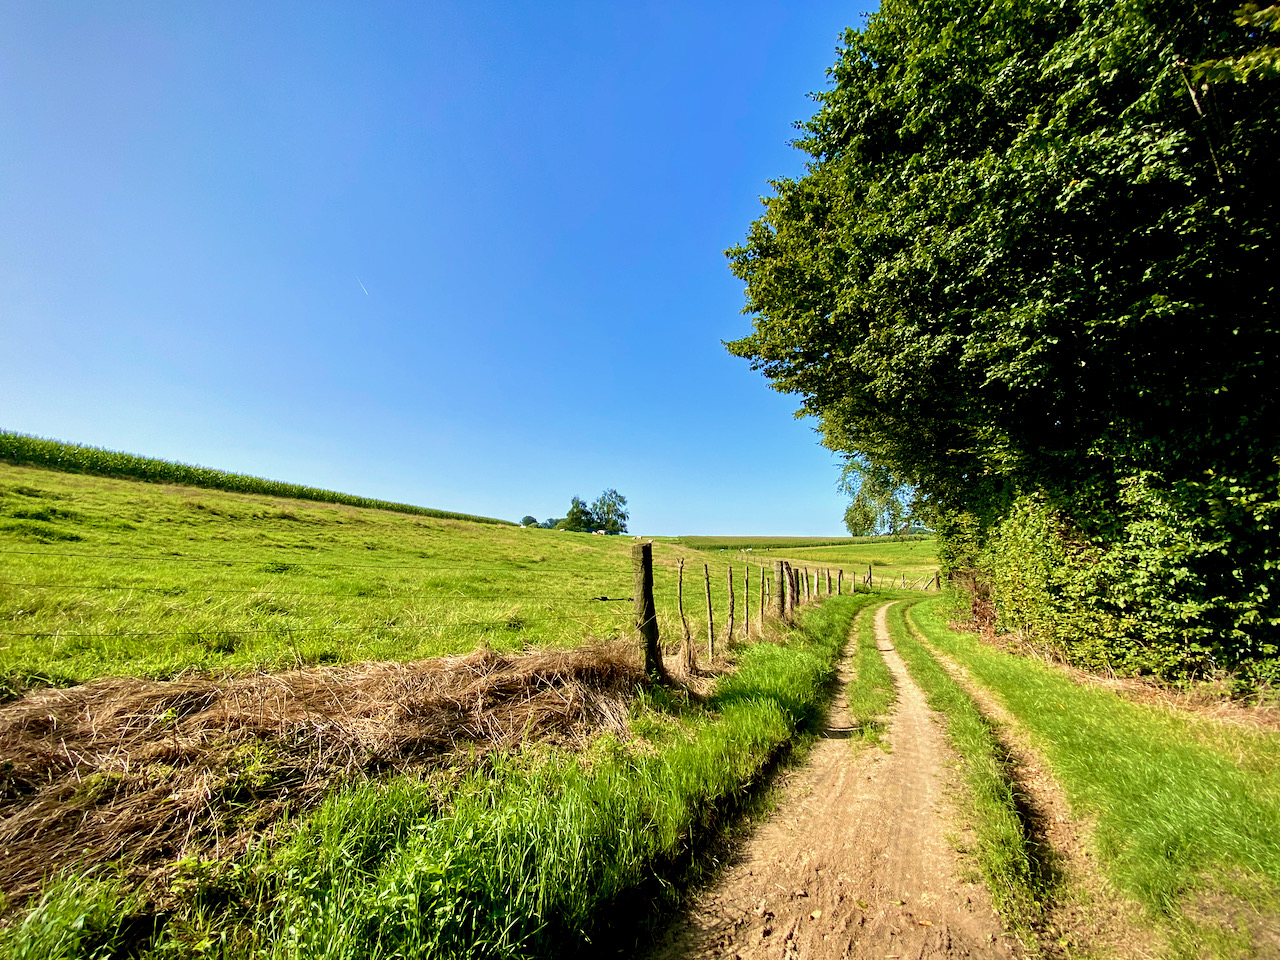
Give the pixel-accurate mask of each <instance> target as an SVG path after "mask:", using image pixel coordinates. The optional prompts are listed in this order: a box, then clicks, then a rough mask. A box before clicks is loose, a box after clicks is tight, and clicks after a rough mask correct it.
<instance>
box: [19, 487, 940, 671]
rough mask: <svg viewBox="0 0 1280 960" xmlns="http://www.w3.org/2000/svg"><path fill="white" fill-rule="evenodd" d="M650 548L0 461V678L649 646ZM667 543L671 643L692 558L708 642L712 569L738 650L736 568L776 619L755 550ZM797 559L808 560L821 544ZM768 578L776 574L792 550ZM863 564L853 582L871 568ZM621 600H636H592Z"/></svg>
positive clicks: (660, 564)
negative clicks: (606, 642)
mask: <svg viewBox="0 0 1280 960" xmlns="http://www.w3.org/2000/svg"><path fill="white" fill-rule="evenodd" d="M632 543H633V540H632V539H631V538H630V537H600V536H592V535H589V534H576V533H565V532H561V531H553V530H538V529H524V528H520V527H513V526H505V525H495V524H481V523H474V522H468V521H464V520H455V519H443V518H438V517H428V516H421V515H412V514H403V513H397V512H394V511H389V510H385V509H373V508H365V507H353V506H347V505H339V504H328V503H319V502H314V501H306V500H287V499H281V498H279V497H274V496H264V495H259V494H246V493H233V492H227V491H221V490H211V489H202V488H195V487H187V486H175V485H164V484H155V483H141V482H137V481H134V480H126V479H115V478H108V477H98V476H90V475H85V474H75V473H61V472H56V471H52V470H48V469H41V468H34V467H15V466H11V465H6V464H0V684H4V685H5V686H6V687H7V688H8V689H9V690H10V695H12V694H13V692H15V691H17V690H20V689H24V688H25V687H27V686H30V685H31V684H33V683H36V684H40V683H54V684H68V683H76V682H81V681H84V680H87V679H90V678H93V677H98V676H103V675H111V674H129V675H140V676H148V677H156V678H163V677H172V676H176V675H178V674H181V673H182V672H184V671H188V670H200V671H220V670H246V669H276V668H283V667H288V666H297V665H302V664H315V663H338V662H350V661H362V660H371V659H378V660H381V659H391V660H412V659H418V658H422V657H430V656H437V655H442V654H452V653H460V652H464V651H468V650H472V649H475V648H477V647H481V646H488V647H491V648H493V649H497V650H516V649H521V648H524V647H528V646H534V645H560V646H565V645H578V644H580V643H582V642H585V641H588V640H594V639H611V638H617V637H624V636H629V635H630V631H631V604H630V603H629V602H628V601H627V600H626V598H628V597H630V595H631V580H632V561H631V556H630V551H631V546H632ZM815 549H834V550H838V549H840V548H815ZM857 550H858V551H859V554H858V558H857V562H858V563H861V562H862V560H863V559H865V558H866V557H871V558H872V562H874V563H876V569H877V574H878V575H879V574H880V572H881V571H883V572H885V575H886V576H901V575H902V574H904V573H905V574H906V575H908V576H909V577H914V576H915V575H916V571H917V569H922V568H923V567H922V565H921V563H920V562H919V561H921V560H923V559H924V558H925V557H929V558H931V556H932V553H931V550H932V545H931V544H930V543H925V542H918V541H917V542H909V543H872V544H863V545H859V546H858V547H857ZM654 551H655V574H654V579H655V595H656V600H657V605H658V613H659V624H660V629H661V634H662V637H663V640H664V642H665V643H667V644H669V645H674V644H676V643H678V642H679V641H680V639H681V637H682V636H683V631H682V627H681V624H680V619H679V615H678V609H677V601H678V590H677V568H678V563H679V561H680V559H681V558H683V559H685V561H686V563H685V575H684V608H685V618H686V621H687V622H688V624H689V629H690V633H691V634H692V636H693V637H694V638H695V639H696V640H697V641H698V642H699V644H700V646H701V647H702V649H703V650H704V651H705V647H706V636H707V626H706V600H705V585H704V579H703V577H704V571H703V568H704V565H705V566H706V567H707V568H708V572H709V573H710V576H711V592H712V605H713V610H714V619H715V627H716V633H717V634H718V635H719V636H718V642H723V639H724V637H723V631H724V629H725V627H726V625H727V624H726V617H727V610H728V590H729V588H728V583H727V577H728V572H729V569H730V568H732V570H733V573H734V593H735V601H736V610H735V614H736V616H735V621H736V628H737V629H736V631H735V633H736V634H738V635H740V634H741V629H742V624H743V617H744V606H745V604H744V594H747V593H749V596H748V597H746V598H745V599H747V600H749V603H750V614H751V617H752V620H753V622H755V621H758V617H759V601H760V571H761V566H760V564H759V563H757V562H756V561H755V558H753V557H751V556H750V555H748V554H742V553H737V552H735V553H732V554H722V553H719V552H707V551H703V550H696V549H693V548H690V547H688V546H686V545H684V544H682V543H679V542H659V543H656V544H655V547H654ZM789 558H790V559H792V560H793V562H794V563H796V564H805V563H806V561H805V559H804V557H803V551H802V550H800V551H789ZM819 561H820V563H819ZM839 561H840V558H839V557H838V556H823V557H821V558H815V559H814V560H812V561H808V563H809V565H811V566H813V567H816V566H818V565H822V566H828V567H835V566H837V565H838V562H839ZM765 567H766V568H767V569H768V572H769V574H770V575H771V573H772V557H769V558H768V559H766V562H765ZM845 569H846V571H847V574H848V575H847V576H846V578H845V589H846V590H849V589H851V585H852V580H853V577H854V571H855V565H854V564H853V563H850V564H848V565H846V567H845ZM744 576H746V577H749V581H750V582H749V584H744V582H743V581H744ZM601 596H603V597H609V598H622V599H621V600H619V599H611V600H608V601H599V600H594V599H592V598H593V597H601Z"/></svg>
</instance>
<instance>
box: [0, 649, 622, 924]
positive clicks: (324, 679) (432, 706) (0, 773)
mask: <svg viewBox="0 0 1280 960" xmlns="http://www.w3.org/2000/svg"><path fill="white" fill-rule="evenodd" d="M643 680H644V672H643V664H642V662H641V661H640V659H639V657H638V655H637V652H636V651H634V650H633V649H632V648H630V647H628V646H625V645H623V644H612V645H598V646H590V647H580V648H577V649H572V650H543V651H535V652H532V653H528V654H524V655H521V656H516V657H506V656H502V655H499V654H496V653H493V652H490V651H480V652H477V653H473V654H469V655H467V656H462V657H446V658H437V659H432V660H423V661H418V662H416V663H394V662H381V663H366V664H361V665H357V666H342V667H318V668H312V669H305V670H294V671H289V672H286V673H278V674H256V675H251V676H245V677H240V678H236V679H231V680H221V679H214V678H195V679H182V680H174V681H167V682H155V681H146V680H139V679H130V678H120V679H107V680H99V681H95V682H93V683H90V684H86V685H84V686H80V687H74V688H70V689H64V690H42V691H39V692H36V693H32V694H30V695H28V696H27V697H25V698H23V699H21V700H18V701H15V702H12V703H8V704H5V705H3V706H0V756H3V757H4V758H5V760H4V762H3V766H2V767H0V890H2V891H3V892H4V894H5V901H6V902H7V903H9V904H11V905H14V906H16V905H18V904H20V903H21V902H22V901H23V900H25V899H26V898H27V897H28V896H29V895H31V894H33V893H35V892H36V891H37V890H38V888H39V887H40V885H41V882H42V881H43V880H44V879H45V878H46V877H48V876H51V875H53V874H54V873H55V872H57V871H58V870H59V869H61V868H63V867H68V866H73V865H77V866H87V865H89V864H92V863H98V862H103V861H120V862H122V863H124V864H127V865H129V869H130V870H131V872H132V873H133V874H134V876H135V877H142V876H145V875H146V874H147V873H149V872H150V871H151V870H152V869H154V868H155V867H156V866H157V865H158V864H160V863H162V862H165V861H169V860H172V859H173V858H174V857H178V856H187V855H192V854H198V855H200V856H223V855H227V854H230V853H233V852H237V851H239V850H241V849H243V848H244V847H245V845H246V844H247V843H248V842H250V840H251V839H252V838H253V837H254V836H256V835H258V834H260V833H261V832H262V831H263V830H264V829H265V828H266V827H267V826H269V825H270V824H271V823H272V822H274V821H275V820H276V819H278V818H279V817H281V816H282V815H284V814H285V813H286V812H288V813H297V812H298V811H300V810H303V809H306V808H308V807H310V806H312V805H314V804H315V803H316V802H317V801H318V800H319V799H320V798H321V797H322V796H323V795H324V793H325V792H326V791H327V790H328V789H330V788H331V787H333V786H335V785H336V784H337V783H339V782H342V781H346V780H351V779H362V778H368V777H372V776H376V775H379V774H382V773H386V772H398V771H403V770H408V769H413V768H420V767H426V766H434V765H441V764H447V763H449V762H451V758H452V759H456V754H457V752H458V751H465V752H466V753H467V754H469V755H473V754H476V753H483V752H486V751H489V750H493V749H510V748H512V747H515V746H517V745H519V744H520V743H522V742H524V741H526V740H539V741H543V742H552V743H555V744H558V745H561V746H564V747H568V748H570V749H573V748H577V747H580V746H582V745H583V744H584V743H585V742H586V741H587V740H588V739H589V738H590V736H591V735H592V734H594V733H596V732H599V731H601V730H602V729H607V730H613V731H616V732H618V733H622V734H625V732H626V717H627V709H628V704H629V703H630V701H631V699H632V698H633V697H634V695H635V693H636V690H637V688H638V687H639V685H640V684H641V683H642V682H643Z"/></svg>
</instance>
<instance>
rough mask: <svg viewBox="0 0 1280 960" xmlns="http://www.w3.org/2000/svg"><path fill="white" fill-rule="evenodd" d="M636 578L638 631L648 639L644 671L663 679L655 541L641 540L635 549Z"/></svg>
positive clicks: (644, 638) (634, 592) (645, 649)
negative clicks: (655, 586) (655, 602)
mask: <svg viewBox="0 0 1280 960" xmlns="http://www.w3.org/2000/svg"><path fill="white" fill-rule="evenodd" d="M631 563H632V573H633V575H634V580H633V584H632V590H633V595H634V597H635V601H634V602H635V611H636V632H637V633H638V634H639V635H640V638H641V640H642V641H643V642H644V672H645V673H647V674H648V675H649V676H651V677H655V678H659V679H660V678H662V676H663V669H662V648H661V647H660V646H658V613H657V610H656V609H655V608H654V605H653V544H652V543H637V544H635V545H634V546H632V548H631Z"/></svg>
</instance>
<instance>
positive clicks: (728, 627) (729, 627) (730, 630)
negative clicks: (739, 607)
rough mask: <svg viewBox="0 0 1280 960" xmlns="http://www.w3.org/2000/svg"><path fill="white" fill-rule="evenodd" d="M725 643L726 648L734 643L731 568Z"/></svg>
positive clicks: (731, 568)
mask: <svg viewBox="0 0 1280 960" xmlns="http://www.w3.org/2000/svg"><path fill="white" fill-rule="evenodd" d="M724 642H725V645H726V646H728V645H729V644H730V643H732V642H733V567H730V568H729V623H728V624H727V625H726V626H725V630H724Z"/></svg>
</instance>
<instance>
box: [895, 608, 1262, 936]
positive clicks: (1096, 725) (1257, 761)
mask: <svg viewBox="0 0 1280 960" xmlns="http://www.w3.org/2000/svg"><path fill="white" fill-rule="evenodd" d="M908 616H909V618H910V621H911V623H912V624H913V625H914V626H915V627H916V628H917V629H918V630H919V631H920V632H921V634H922V635H923V636H924V637H925V638H926V639H927V641H928V642H929V643H930V644H932V645H933V646H935V647H936V648H937V649H938V650H940V651H942V652H944V653H946V654H947V655H948V656H950V657H952V658H953V659H955V660H956V661H957V662H958V663H960V664H962V665H963V666H964V667H965V668H966V669H967V670H968V671H969V672H970V674H971V675H972V676H973V677H974V679H975V680H976V681H977V682H978V683H980V684H982V685H983V686H984V687H986V688H988V689H989V690H991V691H993V692H994V693H995V694H996V695H997V696H998V697H999V698H1000V700H1001V701H1002V702H1003V703H1004V705H1005V707H1006V708H1007V709H1008V710H1009V712H1010V713H1011V714H1012V715H1013V716H1014V717H1015V718H1016V719H1017V721H1018V722H1019V723H1020V724H1021V725H1023V726H1024V727H1025V728H1026V730H1027V731H1028V733H1029V734H1030V737H1031V741H1032V743H1033V745H1034V746H1035V747H1036V749H1038V750H1039V751H1041V752H1042V753H1043V754H1044V756H1045V757H1046V758H1047V759H1048V761H1049V763H1050V764H1051V766H1052V768H1053V771H1054V774H1055V776H1056V778H1057V779H1058V780H1059V781H1060V783H1061V784H1062V787H1063V789H1064V790H1065V792H1066V794H1067V796H1068V798H1069V800H1070V802H1071V806H1072V809H1073V811H1074V813H1075V814H1076V815H1077V816H1082V817H1085V818H1088V819H1091V820H1093V821H1095V823H1096V827H1095V833H1094V842H1095V845H1096V848H1097V851H1098V854H1099V856H1100V859H1101V861H1102V863H1103V865H1104V867H1105V869H1106V870H1107V872H1108V874H1109V875H1110V877H1111V879H1112V881H1113V882H1114V883H1115V884H1116V886H1117V887H1118V888H1119V889H1121V890H1123V891H1124V892H1126V893H1127V894H1128V895H1130V896H1132V897H1133V898H1135V899H1136V900H1137V901H1138V902H1140V903H1142V904H1144V905H1145V906H1146V907H1147V908H1148V910H1149V911H1150V912H1151V914H1152V915H1153V917H1155V918H1157V919H1162V920H1166V921H1172V923H1171V924H1169V926H1171V930H1172V933H1173V934H1174V947H1175V950H1178V951H1181V952H1185V953H1186V954H1188V955H1196V954H1197V953H1199V954H1200V955H1210V954H1212V955H1215V956H1224V957H1225V956H1237V955H1251V951H1252V950H1253V949H1256V948H1251V947H1250V946H1249V944H1248V940H1249V937H1250V933H1249V932H1248V931H1249V929H1250V927H1251V926H1252V924H1253V922H1254V921H1256V920H1257V913H1256V911H1260V912H1261V914H1262V916H1263V917H1264V920H1263V922H1264V923H1270V924H1271V925H1272V927H1273V931H1272V934H1271V936H1274V924H1275V918H1276V917H1277V916H1278V915H1280V895H1278V894H1277V890H1280V735H1276V734H1275V733H1270V732H1264V731H1257V730H1249V729H1245V728H1237V727H1231V726H1227V725H1224V724H1221V723H1218V722H1214V721H1211V720H1206V719H1201V718H1197V717H1195V716H1194V715H1190V714H1186V713H1182V712H1179V711H1174V710H1171V709H1166V708H1159V707H1152V706H1148V705H1143V704H1136V703H1132V702H1129V701H1127V700H1124V699H1123V698H1121V697H1119V696H1117V695H1116V694H1115V693H1113V692H1111V691H1108V690H1104V689H1099V688H1096V687H1090V686H1081V685H1079V684H1076V683H1074V682H1072V680H1071V679H1070V678H1069V677H1068V676H1066V675H1065V674H1064V673H1062V672H1061V671H1059V670H1056V669H1053V668H1051V667H1049V666H1046V665H1044V664H1041V663H1038V662H1035V661H1031V660H1027V659H1024V658H1022V657H1016V656H1013V655H1010V654H1007V653H1004V652H1002V651H999V650H995V649H992V648H991V647H988V646H985V645H983V644H982V643H980V642H979V641H978V639H977V638H976V637H974V636H972V635H969V634H962V633H956V632H954V631H952V630H950V629H948V627H947V624H946V619H945V608H944V607H943V605H942V604H941V603H940V602H939V601H938V600H932V601H928V602H925V603H922V604H919V605H917V606H914V607H912V608H911V610H910V612H909V614H908ZM962 709H963V708H962ZM1224 898H1225V899H1224ZM1267 917H1269V918H1270V919H1269V920H1267V919H1265V918H1267ZM1272 946H1273V948H1274V944H1273V945H1272Z"/></svg>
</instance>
